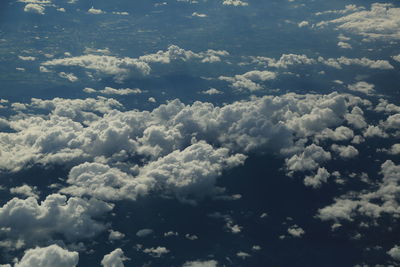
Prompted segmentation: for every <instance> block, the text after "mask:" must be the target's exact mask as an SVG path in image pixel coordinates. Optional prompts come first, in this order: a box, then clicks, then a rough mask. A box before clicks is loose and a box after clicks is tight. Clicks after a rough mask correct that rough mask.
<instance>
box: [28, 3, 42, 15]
mask: <svg viewBox="0 0 400 267" xmlns="http://www.w3.org/2000/svg"><path fill="white" fill-rule="evenodd" d="M24 11H25V12H28V13H35V14H39V15H44V14H45V13H44V11H45V7H44V6H42V5H40V4H33V3H30V4H27V5H26V6H25V7H24Z"/></svg>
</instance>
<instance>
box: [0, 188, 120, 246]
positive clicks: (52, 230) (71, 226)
mask: <svg viewBox="0 0 400 267" xmlns="http://www.w3.org/2000/svg"><path fill="white" fill-rule="evenodd" d="M112 208H113V205H112V204H107V203H105V202H102V201H99V200H96V199H90V200H85V199H81V198H76V197H73V198H69V199H67V197H66V196H63V195H60V194H53V195H49V196H47V197H46V199H45V200H44V201H42V202H41V203H38V201H37V199H35V198H34V197H28V198H26V199H19V198H13V199H11V200H10V201H8V202H7V203H6V204H4V205H3V206H2V207H1V208H0V226H1V236H2V239H3V240H2V242H1V245H2V246H5V247H10V248H13V247H15V248H20V247H24V246H25V245H30V244H32V243H36V242H47V241H50V240H52V239H53V237H55V236H58V235H62V236H63V238H65V239H66V240H69V241H74V240H80V239H85V238H92V237H94V236H95V235H96V234H98V233H100V232H102V231H103V230H104V229H105V227H106V226H105V225H104V224H103V223H101V222H99V221H97V220H95V218H96V217H98V216H101V215H103V214H105V213H107V212H109V211H111V210H112ZM27 225H29V227H26V226H27Z"/></svg>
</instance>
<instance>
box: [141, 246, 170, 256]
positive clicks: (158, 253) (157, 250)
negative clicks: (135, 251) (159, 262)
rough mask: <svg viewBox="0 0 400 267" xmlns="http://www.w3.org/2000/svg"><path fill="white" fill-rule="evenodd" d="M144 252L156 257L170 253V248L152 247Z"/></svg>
mask: <svg viewBox="0 0 400 267" xmlns="http://www.w3.org/2000/svg"><path fill="white" fill-rule="evenodd" d="M143 252H144V253H146V254H149V255H150V256H152V257H154V258H160V257H161V256H163V255H164V254H167V253H169V250H168V249H167V248H166V247H152V248H145V249H144V250H143Z"/></svg>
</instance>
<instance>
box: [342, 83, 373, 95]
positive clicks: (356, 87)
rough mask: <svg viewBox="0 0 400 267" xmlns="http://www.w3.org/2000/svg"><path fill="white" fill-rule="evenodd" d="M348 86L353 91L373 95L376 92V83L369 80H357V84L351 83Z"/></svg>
mask: <svg viewBox="0 0 400 267" xmlns="http://www.w3.org/2000/svg"><path fill="white" fill-rule="evenodd" d="M347 88H348V89H349V90H351V91H355V92H361V93H364V94H366V95H373V94H375V90H374V88H375V85H373V84H371V83H367V82H357V83H355V84H350V85H349V86H347Z"/></svg>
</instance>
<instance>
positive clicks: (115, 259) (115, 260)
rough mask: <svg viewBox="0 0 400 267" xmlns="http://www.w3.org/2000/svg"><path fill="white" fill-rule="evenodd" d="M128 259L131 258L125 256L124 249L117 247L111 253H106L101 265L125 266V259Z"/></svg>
mask: <svg viewBox="0 0 400 267" xmlns="http://www.w3.org/2000/svg"><path fill="white" fill-rule="evenodd" d="M127 260H129V258H127V257H125V255H124V251H123V250H122V249H120V248H117V249H115V250H113V251H112V252H110V253H109V254H106V255H104V257H103V259H102V260H101V265H102V266H103V267H124V261H127Z"/></svg>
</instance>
